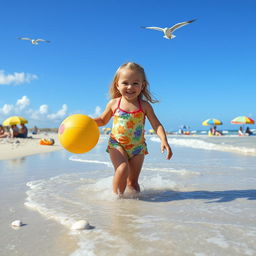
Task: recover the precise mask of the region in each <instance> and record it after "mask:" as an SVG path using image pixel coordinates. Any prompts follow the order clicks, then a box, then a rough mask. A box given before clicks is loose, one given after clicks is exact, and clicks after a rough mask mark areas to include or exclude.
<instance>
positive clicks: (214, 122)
mask: <svg viewBox="0 0 256 256" xmlns="http://www.w3.org/2000/svg"><path fill="white" fill-rule="evenodd" d="M221 124H222V122H221V121H220V120H218V119H215V118H210V119H207V120H205V121H203V123H202V125H204V126H207V125H221Z"/></svg>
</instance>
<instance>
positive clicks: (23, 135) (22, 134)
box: [16, 124, 28, 138]
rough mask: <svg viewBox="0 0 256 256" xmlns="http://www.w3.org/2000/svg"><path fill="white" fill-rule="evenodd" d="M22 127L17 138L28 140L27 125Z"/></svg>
mask: <svg viewBox="0 0 256 256" xmlns="http://www.w3.org/2000/svg"><path fill="white" fill-rule="evenodd" d="M20 126H21V128H20V130H19V133H18V135H17V136H16V137H18V138H27V137H28V128H27V127H26V125H25V124H21V125H20Z"/></svg>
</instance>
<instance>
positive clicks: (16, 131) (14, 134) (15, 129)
mask: <svg viewBox="0 0 256 256" xmlns="http://www.w3.org/2000/svg"><path fill="white" fill-rule="evenodd" d="M18 134H19V128H18V127H17V125H16V124H13V125H11V128H10V136H11V138H16V137H17V136H18Z"/></svg>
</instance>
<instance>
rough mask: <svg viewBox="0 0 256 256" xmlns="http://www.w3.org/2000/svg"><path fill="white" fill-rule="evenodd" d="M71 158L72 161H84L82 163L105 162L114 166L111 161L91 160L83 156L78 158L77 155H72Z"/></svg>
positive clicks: (109, 165) (108, 165)
mask: <svg viewBox="0 0 256 256" xmlns="http://www.w3.org/2000/svg"><path fill="white" fill-rule="evenodd" d="M69 160H70V161H75V162H82V163H92V164H104V165H106V166H107V167H112V164H111V162H106V161H99V160H91V159H82V158H78V157H77V156H70V157H69Z"/></svg>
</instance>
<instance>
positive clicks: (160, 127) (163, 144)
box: [144, 102, 172, 160]
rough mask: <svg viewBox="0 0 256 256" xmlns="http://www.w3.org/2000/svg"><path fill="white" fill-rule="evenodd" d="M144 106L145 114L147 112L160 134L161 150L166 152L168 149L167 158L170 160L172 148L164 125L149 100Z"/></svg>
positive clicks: (153, 126)
mask: <svg viewBox="0 0 256 256" xmlns="http://www.w3.org/2000/svg"><path fill="white" fill-rule="evenodd" d="M144 107H145V114H146V116H147V118H148V120H149V122H150V124H151V126H152V128H153V129H154V130H155V132H156V134H157V135H158V136H159V138H160V140H161V151H162V152H164V151H165V150H167V155H166V159H168V160H170V159H171V157H172V149H171V147H170V145H169V143H168V141H167V137H166V133H165V130H164V127H163V125H162V124H161V123H160V121H159V120H158V118H157V116H156V115H155V113H154V110H153V108H152V106H151V105H150V104H149V103H148V102H145V103H144Z"/></svg>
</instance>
